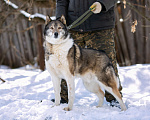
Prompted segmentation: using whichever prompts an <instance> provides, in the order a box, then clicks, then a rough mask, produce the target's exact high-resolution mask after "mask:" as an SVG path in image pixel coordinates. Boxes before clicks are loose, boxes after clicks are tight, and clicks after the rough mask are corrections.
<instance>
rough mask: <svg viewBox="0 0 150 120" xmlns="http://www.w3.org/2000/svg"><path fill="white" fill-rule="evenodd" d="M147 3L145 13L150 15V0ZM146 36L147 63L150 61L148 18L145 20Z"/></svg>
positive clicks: (149, 27) (149, 25)
mask: <svg viewBox="0 0 150 120" xmlns="http://www.w3.org/2000/svg"><path fill="white" fill-rule="evenodd" d="M145 5H146V10H145V15H146V16H150V9H147V8H150V1H146V2H145ZM145 37H146V42H145V63H150V22H149V21H147V20H146V21H145Z"/></svg>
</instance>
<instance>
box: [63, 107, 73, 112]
mask: <svg viewBox="0 0 150 120" xmlns="http://www.w3.org/2000/svg"><path fill="white" fill-rule="evenodd" d="M63 110H65V111H70V110H71V109H70V108H69V107H65V108H64V109H63Z"/></svg>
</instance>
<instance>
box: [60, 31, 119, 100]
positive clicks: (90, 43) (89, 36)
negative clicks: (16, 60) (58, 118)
mask: <svg viewBox="0 0 150 120" xmlns="http://www.w3.org/2000/svg"><path fill="white" fill-rule="evenodd" d="M71 37H72V38H73V39H74V41H75V43H77V44H78V45H79V46H80V47H81V48H93V49H96V50H104V51H105V52H106V54H107V55H108V57H109V58H110V60H111V62H112V64H113V67H114V70H115V73H116V75H117V76H118V78H119V75H118V69H117V60H116V52H115V42H114V29H108V30H101V31H94V32H86V33H79V32H75V31H71ZM62 83H63V85H61V87H62V88H61V97H63V98H65V97H66V100H67V101H68V96H67V91H66V89H64V88H66V87H65V86H66V83H65V81H62ZM119 90H120V91H121V90H122V87H121V84H120V88H119ZM105 97H106V100H107V101H108V102H110V101H111V100H114V99H115V98H114V97H113V96H112V95H111V94H109V93H108V92H105Z"/></svg>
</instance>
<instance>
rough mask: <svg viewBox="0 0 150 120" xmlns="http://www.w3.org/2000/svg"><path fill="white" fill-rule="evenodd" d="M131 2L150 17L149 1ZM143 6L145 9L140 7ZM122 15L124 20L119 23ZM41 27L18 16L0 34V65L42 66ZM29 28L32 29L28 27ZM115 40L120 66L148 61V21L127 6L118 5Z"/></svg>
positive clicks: (51, 11) (49, 11)
mask: <svg viewBox="0 0 150 120" xmlns="http://www.w3.org/2000/svg"><path fill="white" fill-rule="evenodd" d="M132 2H133V3H134V4H135V6H136V8H137V9H138V10H139V11H140V12H142V13H144V15H146V16H150V2H149V1H148V0H133V1H132ZM143 5H144V6H147V8H143ZM32 10H33V13H37V12H38V13H41V14H44V15H48V14H49V15H51V16H53V15H55V9H50V8H49V9H48V8H37V7H33V9H32ZM15 17H16V16H15V15H12V16H10V17H9V19H6V21H5V23H4V25H6V26H7V25H9V23H10V22H11V20H12V19H14V18H15ZM121 18H122V19H123V22H120V19H121ZM135 20H137V22H138V25H137V26H136V32H135V33H131V26H132V24H133V21H135ZM43 26H44V25H37V24H35V23H32V22H30V21H27V20H25V19H20V20H18V21H17V24H16V25H14V26H11V28H10V29H9V30H7V31H5V32H3V33H0V64H5V65H8V66H10V67H20V66H23V65H26V64H32V65H33V64H35V63H39V64H40V66H44V65H43V63H44V62H43V48H42V41H43V39H42V31H43ZM31 27H33V28H32V29H29V28H31ZM27 29H29V30H27ZM115 40H116V51H117V60H118V63H119V65H120V66H128V65H133V64H144V63H150V55H149V54H150V22H149V21H147V20H145V19H143V18H142V17H141V16H140V15H139V14H137V13H136V12H135V11H134V10H131V8H130V7H129V6H126V9H124V8H123V5H118V7H117V8H116V35H115ZM41 50H42V52H41ZM41 68H42V69H44V68H43V67H41Z"/></svg>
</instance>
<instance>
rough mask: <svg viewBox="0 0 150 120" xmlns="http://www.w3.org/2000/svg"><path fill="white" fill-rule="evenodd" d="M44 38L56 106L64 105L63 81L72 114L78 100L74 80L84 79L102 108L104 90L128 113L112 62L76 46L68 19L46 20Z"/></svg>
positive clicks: (87, 87)
mask: <svg viewBox="0 0 150 120" xmlns="http://www.w3.org/2000/svg"><path fill="white" fill-rule="evenodd" d="M44 38H45V43H44V47H45V65H46V69H47V70H48V71H49V73H50V75H51V78H52V82H53V87H54V94H55V105H56V106H58V105H59V104H60V99H61V98H60V91H61V88H60V84H61V79H65V80H66V82H67V86H68V99H69V102H68V106H67V107H65V108H64V110H66V111H70V110H72V108H73V103H74V99H75V83H74V79H75V77H80V78H81V79H82V80H83V84H84V86H85V88H86V89H87V90H89V91H90V92H93V93H95V94H96V95H97V97H98V98H99V103H98V107H101V106H102V105H103V100H104V92H103V91H102V89H101V88H103V89H104V90H106V91H108V92H109V93H111V94H112V95H113V96H114V97H115V98H116V99H117V101H118V102H119V104H120V106H121V109H122V110H124V111H125V110H126V106H125V104H124V103H123V100H122V97H121V94H120V92H119V90H118V87H119V80H118V79H117V76H116V75H115V72H114V69H113V66H112V63H111V61H110V59H109V58H108V56H107V55H106V54H105V53H104V52H102V51H98V50H93V49H86V48H84V49H81V48H80V47H79V46H78V45H77V44H75V43H74V41H73V39H72V38H71V37H70V34H69V32H68V30H67V25H66V19H65V17H64V16H61V18H60V19H59V20H51V18H50V17H48V16H47V17H46V25H45V29H44Z"/></svg>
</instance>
